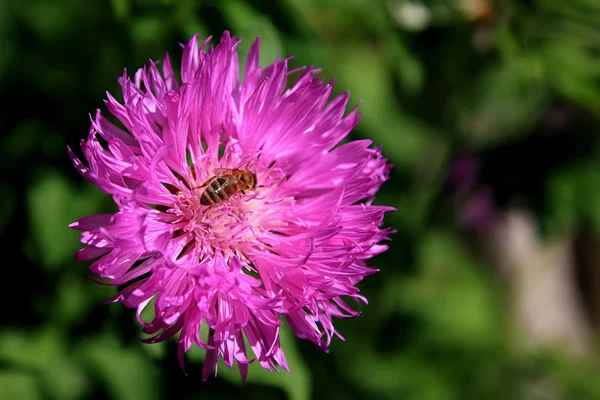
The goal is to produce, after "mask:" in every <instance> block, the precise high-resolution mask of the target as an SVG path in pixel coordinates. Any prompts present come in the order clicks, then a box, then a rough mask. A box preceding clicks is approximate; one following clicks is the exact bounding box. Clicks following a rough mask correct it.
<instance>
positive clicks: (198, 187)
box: [194, 176, 217, 190]
mask: <svg viewBox="0 0 600 400" xmlns="http://www.w3.org/2000/svg"><path fill="white" fill-rule="evenodd" d="M215 179H217V176H213V177H210V178H209V179H208V180H207V181H206V182H204V183H203V184H202V185H200V186H196V187H195V188H194V190H197V189H202V188H205V187H207V186H208V185H210V184H211V183H212V182H213V181H214V180H215Z"/></svg>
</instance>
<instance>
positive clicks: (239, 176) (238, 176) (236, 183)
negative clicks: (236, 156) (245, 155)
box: [199, 168, 256, 206]
mask: <svg viewBox="0 0 600 400" xmlns="http://www.w3.org/2000/svg"><path fill="white" fill-rule="evenodd" d="M213 174H214V176H213V177H211V178H210V179H209V180H207V181H206V182H204V184H202V186H200V187H199V188H205V189H204V191H203V192H202V194H201V195H200V204H202V205H203V206H212V205H215V204H218V203H221V202H222V201H225V200H228V199H229V198H231V197H232V196H234V195H236V194H238V193H246V191H247V190H252V189H254V188H255V187H256V175H255V174H254V173H253V172H250V171H248V170H247V169H237V168H217V169H214V170H213Z"/></svg>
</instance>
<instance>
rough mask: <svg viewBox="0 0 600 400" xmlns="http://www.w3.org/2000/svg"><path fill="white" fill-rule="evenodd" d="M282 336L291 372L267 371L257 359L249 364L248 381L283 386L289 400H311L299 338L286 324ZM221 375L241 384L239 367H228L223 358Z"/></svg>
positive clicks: (308, 377) (282, 343)
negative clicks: (299, 348) (297, 341)
mask: <svg viewBox="0 0 600 400" xmlns="http://www.w3.org/2000/svg"><path fill="white" fill-rule="evenodd" d="M280 338H281V347H282V348H283V351H284V353H285V357H286V359H287V361H288V365H289V368H290V372H286V371H284V370H282V371H280V372H274V371H267V370H266V369H264V368H262V367H261V366H260V364H259V363H258V362H256V361H255V362H253V363H252V364H250V365H249V366H248V378H247V379H246V382H249V383H250V382H255V383H259V384H262V385H269V386H275V387H278V388H281V389H282V390H283V391H284V392H285V393H286V394H287V396H288V399H289V400H309V399H310V398H311V391H312V381H311V377H310V372H309V369H308V366H307V365H306V363H305V362H304V359H303V357H302V355H301V354H300V351H299V350H298V346H297V345H296V340H298V339H297V338H296V337H295V336H294V335H293V333H292V332H291V331H290V329H289V328H287V326H285V325H284V326H282V328H281V330H280ZM248 351H249V350H248ZM219 376H220V377H222V378H223V379H225V380H227V381H229V382H233V383H237V384H241V379H240V375H239V372H238V370H237V368H228V367H227V366H226V365H225V364H223V361H222V360H219Z"/></svg>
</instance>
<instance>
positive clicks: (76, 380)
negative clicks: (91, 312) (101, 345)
mask: <svg viewBox="0 0 600 400" xmlns="http://www.w3.org/2000/svg"><path fill="white" fill-rule="evenodd" d="M72 355H73V353H72V352H71V351H70V349H69V348H68V345H67V338H66V337H65V335H64V333H63V332H60V331H58V330H57V329H55V328H54V327H52V326H47V327H45V328H44V329H42V330H40V331H38V332H34V333H30V332H23V331H17V330H6V331H3V332H1V333H0V360H2V361H4V362H7V363H9V364H11V365H13V366H15V367H18V368H21V369H25V370H33V371H36V372H37V373H38V375H39V377H40V378H39V379H40V385H41V387H43V388H44V391H45V392H47V393H48V394H49V395H50V396H51V397H52V398H54V399H61V400H70V399H78V398H81V396H82V394H83V393H85V391H86V390H87V388H88V386H89V382H88V379H87V377H86V375H85V374H84V372H83V370H82V369H81V367H80V365H79V364H78V363H77V360H75V359H74V358H73V357H72ZM0 387H1V386H0ZM0 398H1V397H0Z"/></svg>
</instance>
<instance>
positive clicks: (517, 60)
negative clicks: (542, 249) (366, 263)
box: [0, 0, 600, 400]
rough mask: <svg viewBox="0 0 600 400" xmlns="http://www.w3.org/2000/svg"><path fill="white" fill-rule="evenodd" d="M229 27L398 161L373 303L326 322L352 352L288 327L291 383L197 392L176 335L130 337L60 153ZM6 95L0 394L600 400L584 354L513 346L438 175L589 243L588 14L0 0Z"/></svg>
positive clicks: (299, 3)
mask: <svg viewBox="0 0 600 400" xmlns="http://www.w3.org/2000/svg"><path fill="white" fill-rule="evenodd" d="M224 29H229V30H230V31H232V33H233V34H235V35H241V36H242V37H243V38H244V39H245V40H244V42H243V43H242V45H241V46H240V50H241V54H242V61H243V60H244V58H245V56H244V53H245V52H246V51H247V49H248V48H249V46H250V43H251V41H252V40H253V38H254V37H255V36H256V35H261V43H262V53H261V60H262V63H263V64H268V63H270V62H272V61H273V60H274V59H275V57H277V56H287V55H294V56H295V58H294V59H293V61H292V64H293V66H300V65H315V66H318V67H322V68H323V69H324V71H323V76H324V77H326V78H331V77H333V76H336V77H337V85H336V90H337V91H338V92H339V91H342V90H345V89H347V88H349V89H350V90H351V92H352V105H355V104H357V103H358V101H359V100H362V101H363V103H362V105H361V110H362V113H363V116H362V121H361V123H360V125H359V127H358V129H357V130H356V132H355V133H354V138H370V139H372V140H373V142H374V144H375V145H377V146H381V145H382V146H383V149H384V150H383V151H384V154H385V155H386V157H388V158H389V159H390V161H391V162H392V163H393V164H394V165H395V168H394V170H393V173H392V178H391V180H390V181H389V182H388V183H386V185H385V186H384V187H383V189H382V190H381V192H380V194H379V196H378V199H377V201H378V202H379V203H381V204H391V205H394V206H395V207H397V209H398V211H397V212H395V213H392V214H390V215H389V217H388V218H387V224H388V225H391V226H392V227H394V228H395V229H396V230H397V233H396V234H395V235H394V241H393V243H392V246H391V248H390V250H389V251H388V252H387V253H386V254H384V255H382V256H380V257H379V258H377V259H376V260H374V264H375V266H377V267H378V268H379V269H380V270H381V272H380V273H379V274H377V275H375V276H372V277H369V279H367V280H366V281H365V282H364V283H363V284H361V290H362V292H363V293H364V295H365V296H366V297H368V298H369V300H370V305H369V306H360V307H361V310H363V315H362V316H361V317H359V318H355V319H350V320H342V321H338V324H337V326H338V327H339V329H338V330H339V331H340V332H341V333H342V335H344V336H345V338H346V341H345V342H342V341H339V340H336V341H334V342H333V344H332V346H331V352H330V354H324V353H322V352H321V351H320V350H318V349H316V348H314V346H312V345H311V344H310V343H305V342H303V341H300V340H298V339H296V338H294V337H293V336H292V335H291V334H290V333H289V332H288V331H287V330H285V331H284V333H283V334H282V342H283V345H284V349H286V355H287V357H288V360H289V362H290V366H291V368H292V371H291V372H290V373H289V374H288V373H285V372H282V373H279V374H277V373H273V372H267V371H264V370H262V369H260V367H258V366H257V365H252V366H251V368H250V374H249V379H248V381H247V383H246V386H245V388H243V389H242V388H241V387H240V382H239V377H238V376H237V371H235V370H228V369H227V368H226V367H225V366H224V365H220V366H219V377H218V378H217V379H211V380H209V381H208V382H207V383H201V382H200V376H201V374H200V371H201V363H202V357H203V355H202V354H201V352H200V351H192V352H191V353H190V355H189V358H188V362H187V366H186V370H187V373H188V374H189V375H187V376H186V375H184V373H183V372H182V371H181V370H180V369H179V366H178V363H177V359H176V355H175V351H174V350H175V345H174V344H173V343H168V344H164V343H163V344H157V345H142V344H140V343H139V341H138V339H139V337H140V336H141V333H140V329H139V326H138V325H137V323H136V322H135V321H134V320H135V318H134V312H132V310H124V309H122V308H121V306H119V305H104V304H103V301H104V300H106V299H107V298H108V297H110V295H111V294H112V293H113V289H111V288H107V287H101V286H99V285H96V284H94V283H92V282H90V281H88V280H86V279H85V277H86V274H87V271H86V270H85V266H84V264H82V263H78V262H76V261H74V259H73V256H72V254H73V253H74V251H75V250H76V249H77V248H78V234H77V233H76V232H73V231H71V230H69V229H67V224H68V223H70V222H72V221H75V220H76V219H78V218H80V217H82V216H85V215H89V214H94V213H100V212H111V210H112V209H113V208H112V207H113V205H111V199H110V198H109V196H106V195H104V194H102V193H101V192H100V191H99V190H98V189H97V188H95V187H93V186H91V185H90V184H88V183H86V182H84V180H83V179H82V178H81V177H80V176H78V175H77V173H76V171H75V170H74V169H73V168H72V166H71V165H70V162H69V160H68V157H67V155H66V151H65V148H66V146H67V145H71V146H74V147H76V146H77V143H78V141H79V140H80V139H81V138H83V137H85V135H86V133H87V129H88V127H89V119H88V113H93V112H94V110H95V109H96V108H99V107H102V99H103V98H105V91H106V90H108V91H110V92H112V93H118V86H117V83H116V77H117V76H119V75H120V74H121V73H122V68H124V67H126V68H127V69H128V71H129V72H130V73H132V72H134V71H135V69H136V68H138V67H140V66H142V65H143V64H144V63H146V62H147V60H148V58H152V59H158V58H161V57H162V56H163V55H164V53H165V51H169V52H170V53H171V55H172V59H173V60H177V58H178V56H179V54H180V53H179V47H178V43H180V42H184V41H185V40H186V39H188V38H189V37H190V36H191V35H192V34H193V33H199V34H200V35H201V36H206V35H208V34H212V35H214V36H217V37H218V36H219V35H220V33H221V32H222V31H223V30H224ZM0 92H1V93H2V98H3V99H4V101H3V107H2V108H1V109H0V125H1V131H2V132H3V134H2V137H1V139H0V144H1V146H0V152H1V154H0V165H2V167H3V174H2V176H3V180H2V182H0V199H1V201H2V207H0V228H1V234H2V243H3V245H4V246H5V250H4V254H5V262H4V268H3V270H4V271H5V274H6V273H8V277H7V278H6V279H5V280H4V282H5V286H6V287H5V289H4V290H3V291H2V292H1V294H0V296H2V300H3V302H2V303H1V304H3V310H4V312H3V323H2V326H1V327H0V399H2V400H3V399H23V400H34V399H60V400H63V399H65V400H69V399H84V398H85V399H102V398H110V399H115V400H129V399H131V400H133V399H142V398H143V399H161V398H165V399H192V398H203V399H213V398H214V399H222V398H260V399H284V398H286V399H292V400H305V399H309V398H329V399H332V400H335V399H347V398H356V399H362V398H365V399H366V398H381V399H432V400H434V399H435V400H437V399H465V398H472V399H482V398H486V399H488V398H489V399H506V398H565V399H586V398H600V386H599V383H598V382H600V379H599V378H598V372H600V371H599V369H598V368H597V366H598V360H597V359H595V358H594V357H590V358H585V359H583V360H582V359H573V358H570V357H569V356H567V355H566V354H565V353H564V352H562V351H561V349H550V350H548V351H543V352H531V351H526V350H523V348H522V346H521V345H520V343H519V338H518V337H515V335H512V334H511V332H512V330H513V323H514V321H511V319H510V317H509V315H508V314H509V313H508V304H509V303H510V299H509V296H510V293H509V292H508V291H507V290H506V288H505V287H504V286H503V285H502V283H501V281H500V280H499V279H498V276H497V274H496V273H495V272H494V269H493V260H490V258H489V257H486V256H485V255H484V253H485V252H484V250H482V249H483V244H482V242H483V241H482V236H481V235H480V234H477V233H478V232H479V231H477V230H476V229H474V226H472V225H469V224H468V223H466V222H465V220H464V219H461V217H460V215H461V214H460V207H464V206H465V204H464V202H461V201H463V200H464V199H463V200H461V197H460V196H457V195H456V194H455V192H456V190H454V191H453V189H452V185H449V183H448V182H449V181H448V179H447V178H448V176H449V175H448V173H449V172H448V171H451V170H452V168H453V165H454V164H453V163H454V160H455V159H456V156H457V155H461V154H467V155H469V157H472V158H473V159H475V160H477V164H478V165H479V172H478V174H477V179H478V182H480V183H479V184H480V185H485V187H487V188H488V189H490V190H491V192H492V193H493V200H492V202H493V204H492V205H491V206H490V207H492V209H494V210H496V211H495V212H501V211H502V210H504V209H506V207H507V206H509V205H510V204H512V203H513V202H514V201H515V200H518V201H520V202H522V203H524V204H526V205H527V207H528V208H530V209H531V210H532V211H533V213H534V214H535V216H536V218H537V219H536V221H537V223H538V226H539V228H540V230H541V231H542V232H543V233H544V235H545V236H544V237H546V238H551V237H555V236H558V237H563V236H565V235H567V236H568V235H571V236H572V235H575V234H576V233H577V232H579V231H582V230H583V231H585V232H588V233H590V234H591V235H592V236H593V237H595V238H600V163H599V161H600V158H599V156H600V140H599V137H600V136H599V135H598V133H599V128H598V126H599V125H598V117H599V116H600V2H598V1H596V0H570V1H565V2H562V1H554V0H528V1H518V0H498V1H493V2H492V1H488V0H431V1H425V0H423V1H418V0H386V1H376V0H353V1H349V0H274V1H260V0H245V1H242V0H230V1H229V0H224V1H218V0H212V1H209V0H206V1H201V0H111V1H101V0H91V1H88V2H81V1H77V0H28V1H25V2H24V1H17V0H3V1H2V2H0ZM464 179H465V180H468V177H464ZM596 243H598V242H596ZM595 268H600V266H598V265H595ZM596 276H600V275H596ZM597 284H600V282H598V283H597ZM596 287H597V286H596ZM12 290H15V292H14V293H13V292H12ZM538 386H541V387H543V388H547V387H550V388H551V389H552V390H551V393H553V395H554V397H544V393H545V392H544V390H542V391H541V392H539V393H538V392H536V391H535V388H536V387H538ZM532 388H533V389H532ZM540 393H541V394H540Z"/></svg>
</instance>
